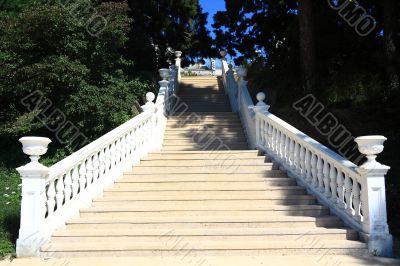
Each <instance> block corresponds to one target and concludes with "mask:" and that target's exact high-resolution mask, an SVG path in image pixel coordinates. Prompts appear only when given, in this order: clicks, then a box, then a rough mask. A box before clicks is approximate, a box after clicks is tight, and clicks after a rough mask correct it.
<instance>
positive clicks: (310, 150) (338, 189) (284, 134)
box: [221, 51, 393, 256]
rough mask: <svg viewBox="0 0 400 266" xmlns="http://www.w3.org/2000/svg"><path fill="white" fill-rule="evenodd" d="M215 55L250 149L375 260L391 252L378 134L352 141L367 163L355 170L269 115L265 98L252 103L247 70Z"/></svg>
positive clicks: (345, 161) (343, 160)
mask: <svg viewBox="0 0 400 266" xmlns="http://www.w3.org/2000/svg"><path fill="white" fill-rule="evenodd" d="M225 56H226V52H224V51H222V52H221V57H222V68H223V69H222V73H223V77H222V79H223V84H224V86H225V91H226V94H227V95H228V96H229V99H230V102H231V107H232V110H233V111H235V112H238V113H239V115H240V118H241V121H242V124H243V126H244V128H245V131H246V135H247V138H248V141H249V144H250V146H251V147H252V148H257V149H260V150H262V151H264V152H266V154H267V155H269V156H270V157H271V158H272V159H273V161H274V162H276V163H277V164H278V165H279V166H280V168H281V169H283V170H286V171H287V172H288V173H289V175H290V176H292V177H294V178H296V180H297V182H298V183H299V184H300V185H302V186H304V187H306V188H307V190H308V191H309V192H310V193H311V194H313V195H315V196H316V197H317V198H318V200H319V201H320V202H321V203H322V204H323V205H325V206H327V207H329V208H330V210H331V211H332V212H333V213H335V214H336V215H337V216H339V217H340V218H341V219H342V220H343V221H344V222H345V223H346V224H347V225H348V226H350V227H352V228H354V229H356V230H358V231H359V232H360V236H361V238H362V239H363V240H364V241H366V242H368V249H369V252H370V253H372V254H374V255H379V256H390V255H391V253H392V245H393V243H392V236H391V235H390V234H389V228H388V224H387V213H386V193H385V175H386V173H387V171H388V170H389V169H390V167H388V166H386V165H382V164H380V163H379V162H377V161H376V160H375V158H376V155H377V154H379V153H380V152H382V151H383V143H384V141H385V140H386V138H385V137H383V136H365V137H359V138H356V139H355V141H356V142H357V144H358V147H359V151H360V152H361V153H362V154H364V155H366V157H367V158H368V160H367V161H366V162H365V163H364V164H362V165H361V166H357V165H355V164H353V163H352V162H350V161H348V160H346V159H345V158H343V157H342V156H340V155H339V154H337V153H335V152H334V151H332V150H330V149H329V148H327V147H325V146H324V145H322V144H320V143H319V142H317V141H316V140H314V139H312V138H310V137H309V136H307V135H306V134H304V133H303V132H301V131H299V130H297V129H296V128H294V127H293V126H291V125H289V124H288V123H286V122H285V121H283V120H282V119H280V118H278V117H276V116H275V115H273V114H272V113H270V112H269V106H268V105H267V104H265V103H264V100H265V97H266V96H265V94H264V93H259V94H258V95H257V100H258V103H257V104H256V105H254V104H253V101H252V99H251V96H250V93H249V90H248V88H247V82H246V81H245V78H246V75H247V71H246V69H245V68H244V67H239V68H237V71H236V72H237V76H238V77H239V81H236V79H235V75H234V70H233V66H232V65H231V64H230V65H228V64H227V62H226V59H225Z"/></svg>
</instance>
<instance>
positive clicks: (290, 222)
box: [66, 215, 343, 232]
mask: <svg viewBox="0 0 400 266" xmlns="http://www.w3.org/2000/svg"><path fill="white" fill-rule="evenodd" d="M66 225H67V229H72V230H74V229H93V230H95V229H102V230H106V229H120V230H132V229H149V228H151V229H169V230H170V231H171V230H174V229H175V228H179V229H183V228H184V229H198V228H207V229H221V228H240V229H244V228H282V227H285V228H302V229H303V230H304V232H307V230H309V229H313V228H317V227H323V228H338V227H343V222H342V221H341V220H340V219H339V218H337V217H335V216H321V217H301V216H265V217H259V216H252V217H240V216H221V215H214V216H203V217H198V216H185V217H183V216H180V217H179V216H178V217H152V218H148V217H134V218H126V217H117V218H110V217H106V218H104V217H103V218H101V217H96V218H74V219H71V220H69V221H67V223H66Z"/></svg>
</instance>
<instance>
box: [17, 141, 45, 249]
mask: <svg viewBox="0 0 400 266" xmlns="http://www.w3.org/2000/svg"><path fill="white" fill-rule="evenodd" d="M19 141H20V142H21V143H22V145H23V148H22V149H23V151H24V153H25V154H26V155H29V156H30V159H31V162H29V163H28V164H26V165H24V166H21V167H19V168H17V171H18V172H19V174H20V175H21V179H22V200H21V222H20V229H19V237H18V239H17V255H18V256H23V257H30V256H37V255H38V253H39V249H40V246H41V245H42V244H44V243H43V242H45V241H47V239H42V238H41V236H40V235H38V234H37V232H38V231H39V230H41V228H42V226H43V221H44V219H45V215H46V179H47V177H48V174H49V168H48V167H46V166H44V165H42V164H41V163H40V162H39V159H40V156H42V155H44V154H45V153H46V152H47V146H48V144H49V143H50V142H51V140H50V139H48V138H41V137H23V138H21V139H20V140H19Z"/></svg>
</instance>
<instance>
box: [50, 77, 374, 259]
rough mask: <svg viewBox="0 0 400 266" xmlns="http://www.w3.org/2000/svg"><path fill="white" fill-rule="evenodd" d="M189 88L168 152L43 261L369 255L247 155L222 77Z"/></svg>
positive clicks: (188, 83) (53, 245) (67, 233)
mask: <svg viewBox="0 0 400 266" xmlns="http://www.w3.org/2000/svg"><path fill="white" fill-rule="evenodd" d="M181 86H182V87H181V94H180V98H181V101H182V102H186V103H187V104H188V106H189V109H188V111H187V113H185V114H175V115H173V116H171V117H170V118H169V120H168V124H167V130H166V133H165V139H164V146H163V149H162V151H161V152H154V153H151V154H149V155H148V156H147V157H146V158H144V159H143V160H142V161H141V163H140V165H138V166H135V167H134V168H133V169H132V170H131V171H128V172H126V173H125V174H124V176H123V177H122V178H120V179H118V180H117V181H116V182H115V184H114V185H113V186H112V187H110V188H108V189H106V190H105V191H104V195H103V196H102V197H99V198H96V199H94V200H93V203H92V206H91V207H90V208H86V209H82V210H81V212H80V217H77V218H75V219H72V220H70V221H68V222H67V226H66V228H65V229H63V230H58V231H57V232H55V234H54V235H53V237H52V239H51V241H50V243H48V244H46V245H45V246H44V247H43V248H42V255H43V256H44V257H72V256H139V255H150V256H160V255H174V256H179V255H181V256H191V255H196V256H197V255H199V254H200V255H201V254H203V255H214V254H217V255H265V254H277V255H291V254H292V255H293V254H302V255H311V254H321V255H329V254H351V255H364V254H366V253H367V250H366V244H365V243H362V242H360V241H358V240H357V239H358V233H357V232H355V231H354V230H351V229H348V228H346V227H345V226H344V225H343V223H342V221H341V220H340V219H338V218H337V217H335V216H333V215H331V214H330V211H329V209H328V208H326V207H323V206H321V205H320V204H318V202H317V200H316V199H315V198H314V197H313V196H309V195H308V194H307V192H306V190H305V189H304V188H302V187H299V186H297V184H296V182H295V180H294V179H292V178H289V177H288V176H287V175H286V173H285V172H283V171H281V170H279V169H278V167H277V166H276V165H274V164H273V163H271V161H270V160H269V159H268V158H267V157H265V156H263V155H261V154H260V152H258V151H256V150H249V148H248V146H247V143H246V137H245V134H244V132H243V129H242V127H241V124H240V119H239V117H238V115H237V114H234V113H230V112H229V111H230V108H229V104H228V99H227V98H226V96H225V94H224V93H223V91H222V90H221V89H220V88H221V86H219V84H218V81H217V79H216V78H215V77H206V78H203V77H202V78H200V77H196V78H184V79H183V83H182V85H181ZM202 111H203V112H202ZM191 112H195V113H196V114H197V115H198V116H196V119H193V115H191Z"/></svg>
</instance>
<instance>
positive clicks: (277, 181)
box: [114, 177, 296, 190]
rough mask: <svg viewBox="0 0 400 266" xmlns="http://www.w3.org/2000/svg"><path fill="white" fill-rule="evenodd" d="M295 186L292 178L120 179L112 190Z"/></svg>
mask: <svg viewBox="0 0 400 266" xmlns="http://www.w3.org/2000/svg"><path fill="white" fill-rule="evenodd" d="M292 185H296V180H294V179H292V178H287V177H284V178H278V177H275V178H265V179H258V180H254V181H204V180H198V181H181V180H179V181H169V182H166V181H165V182H149V181H147V179H145V178H143V179H142V180H138V179H137V178H135V179H132V178H122V179H119V180H117V181H116V183H115V185H114V188H122V187H123V188H126V189H129V188H134V189H151V188H164V189H165V190H174V189H177V188H179V189H190V188H192V187H193V186H195V187H197V188H199V189H209V188H210V187H212V186H215V187H223V188H227V189H234V188H235V189H236V188H239V187H240V186H243V188H244V189H257V188H260V189H261V188H264V187H265V186H292Z"/></svg>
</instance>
